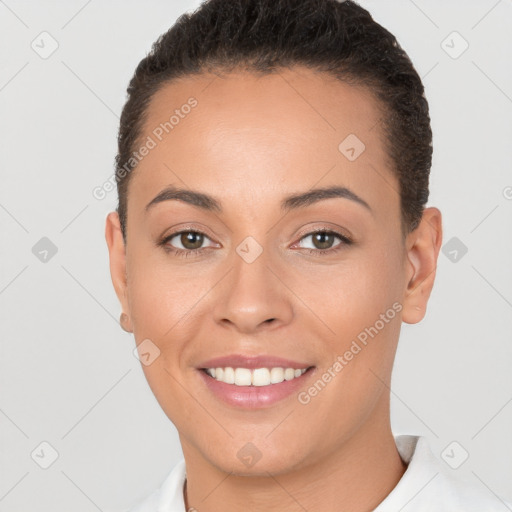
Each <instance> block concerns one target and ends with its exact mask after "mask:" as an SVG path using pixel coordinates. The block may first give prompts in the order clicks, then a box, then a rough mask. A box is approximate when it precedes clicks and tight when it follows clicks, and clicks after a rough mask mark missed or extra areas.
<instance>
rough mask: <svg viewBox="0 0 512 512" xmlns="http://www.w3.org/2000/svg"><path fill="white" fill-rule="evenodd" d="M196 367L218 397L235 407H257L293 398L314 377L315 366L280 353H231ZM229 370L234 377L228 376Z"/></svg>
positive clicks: (208, 386)
mask: <svg viewBox="0 0 512 512" xmlns="http://www.w3.org/2000/svg"><path fill="white" fill-rule="evenodd" d="M197 370H198V374H199V376H200V378H201V381H202V382H203V384H204V385H205V386H206V389H207V390H208V391H209V392H211V393H212V395H213V396H214V397H216V398H217V399H220V400H221V401H222V402H224V403H225V404H227V405H230V406H234V407H236V408H249V409H258V408H267V407H270V406H272V405H274V404H275V403H277V402H279V401H282V400H284V399H286V398H290V397H292V395H293V394H294V393H296V392H297V391H298V390H299V389H300V388H301V387H302V386H304V384H305V381H306V380H309V378H311V375H312V374H313V373H314V370H315V367H314V366H312V365H311V364H310V363H307V362H303V361H296V360H292V359H286V358H282V357H277V356H270V355H263V356H244V355H241V354H232V355H228V356H222V357H216V358H213V359H208V360H206V361H203V362H201V364H200V365H199V366H198V367H197ZM226 370H228V373H229V375H232V378H231V377H229V378H226ZM218 372H220V375H221V377H220V380H218ZM267 374H268V375H267ZM281 374H282V375H281Z"/></svg>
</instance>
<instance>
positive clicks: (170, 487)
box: [125, 459, 186, 512]
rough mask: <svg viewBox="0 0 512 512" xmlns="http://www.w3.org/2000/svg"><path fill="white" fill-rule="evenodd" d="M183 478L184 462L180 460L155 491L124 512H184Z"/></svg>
mask: <svg viewBox="0 0 512 512" xmlns="http://www.w3.org/2000/svg"><path fill="white" fill-rule="evenodd" d="M185 477H186V472H185V460H184V459H181V460H180V461H179V462H178V463H177V464H176V465H175V466H174V468H173V469H172V471H171V472H170V473H169V474H168V475H167V477H166V478H165V480H163V482H162V483H161V484H160V486H159V487H158V488H157V489H155V490H154V491H153V492H152V493H151V494H149V495H148V496H146V497H145V498H143V499H142V500H139V501H138V502H137V503H135V504H134V505H133V507H132V508H130V509H129V510H127V511H125V512H160V511H161V510H172V511H173V512H185V504H184V501H183V484H184V483H185Z"/></svg>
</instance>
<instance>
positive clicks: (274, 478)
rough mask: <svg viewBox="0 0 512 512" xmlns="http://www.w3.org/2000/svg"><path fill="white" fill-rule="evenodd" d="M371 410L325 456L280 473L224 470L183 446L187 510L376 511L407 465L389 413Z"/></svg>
mask: <svg viewBox="0 0 512 512" xmlns="http://www.w3.org/2000/svg"><path fill="white" fill-rule="evenodd" d="M382 408H383V409H384V410H386V411H389V405H388V404H382ZM374 412H375V413H376V414H374V415H373V417H374V418H375V419H372V418H370V419H369V420H368V421H367V422H366V423H365V425H364V426H363V427H361V428H360V429H359V430H358V431H357V432H356V433H355V434H354V435H352V436H351V437H350V439H349V440H348V441H346V442H344V443H342V444H341V445H340V446H338V447H337V449H336V450H333V451H332V452H331V453H329V454H328V455H327V456H324V457H320V460H317V461H316V462H315V463H313V464H307V465H304V466H302V467H300V468H294V469H293V470H290V471H287V472H283V473H280V474H279V475H271V474H270V473H268V476H255V477H247V476H237V475H233V474H229V473H225V472H224V471H221V470H219V469H218V468H217V467H215V466H212V465H211V464H210V463H208V462H207V461H205V460H204V459H203V458H202V457H196V456H191V455H192V454H191V453H190V452H189V450H188V449H185V448H184V454H185V460H186V467H187V482H186V492H184V497H185V505H186V510H189V508H192V509H196V510H198V511H200V512H221V511H222V512H232V511H238V510H244V509H245V510H251V511H254V512H259V511H261V512H263V511H266V512H270V511H274V510H275V511H277V510H279V511H281V510H290V509H292V508H294V509H295V508H296V509H297V510H300V509H301V508H302V509H303V510H308V511H309V512H315V511H323V512H325V511H331V510H350V511H351V512H368V511H371V510H374V509H375V508H376V507H377V506H378V505H379V504H380V503H381V502H382V501H383V500H384V499H385V498H386V496H387V495H388V494H389V493H390V492H391V491H392V490H393V488H394V487H395V486H396V485H397V483H398V481H399V480H400V478H401V477H402V475H403V474H404V472H405V470H406V465H405V464H404V463H403V461H402V460H401V458H400V455H399V453H398V451H397V449H396V445H395V441H394V438H393V435H392V432H391V428H390V423H389V412H387V413H386V414H385V415H384V416H382V415H379V414H377V413H378V412H379V411H374ZM379 418H380V419H379ZM382 418H384V419H382ZM187 448H189V447H187ZM187 455H189V457H187ZM189 463H190V464H189Z"/></svg>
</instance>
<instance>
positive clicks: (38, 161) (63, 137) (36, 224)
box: [0, 0, 512, 512]
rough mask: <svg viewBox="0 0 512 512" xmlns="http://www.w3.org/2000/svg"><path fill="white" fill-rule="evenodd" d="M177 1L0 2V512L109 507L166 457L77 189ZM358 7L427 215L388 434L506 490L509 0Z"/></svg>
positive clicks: (511, 205) (170, 432)
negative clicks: (422, 155)
mask: <svg viewBox="0 0 512 512" xmlns="http://www.w3.org/2000/svg"><path fill="white" fill-rule="evenodd" d="M197 5H199V2H198V1H191V0H182V1H165V2H164V1H158V0H152V1H145V2H142V1H139V2H134V1H123V2H121V1H115V2H114V1H110V2H99V1H98V0H92V1H91V0H90V1H88V2H87V1H83V0H80V1H66V2H64V1H60V2H49V1H43V2H32V3H29V2H27V1H15V0H5V1H0V48H2V55H1V61H0V64H1V71H0V109H1V125H0V141H1V143H0V144H1V145H0V148H1V161H0V169H1V183H2V186H1V188H0V229H1V231H0V232H1V245H0V258H1V260H0V329H1V354H0V356H1V357H0V390H1V395H0V433H1V436H0V450H1V454H0V461H1V462H0V464H1V469H0V511H9V512H21V511H23V512H26V511H27V510H32V511H52V512H58V511H68V510H73V511H74V512H82V511H84V512H85V511H94V510H102V511H119V510H123V509H126V508H127V507H128V506H129V505H130V504H131V503H133V502H134V501H135V500H138V499H140V498H142V497H143V496H144V495H145V494H147V493H148V492H149V491H151V490H152V489H153V488H155V487H156V486H157V485H159V483H160V482H161V480H162V479H163V478H164V477H165V476H166V475H167V474H168V472H169V471H170V469H171V468H172V467H173V466H174V464H175V463H176V461H177V460H178V458H179V457H181V449H180V446H179V442H178V437H177V434H176V431H175V429H174V427H173V425H172V424H171V423H170V421H169V420H168V419H167V417H166V416H165V414H164V413H163V412H162V411H161V409H160V407H159V405H158V404H157V402H156V400H155V398H154V397H153V395H152V393H151V391H150V389H149V387H148V385H147V383H146V381H145V378H144V375H143V373H142V369H141V366H140V363H139V361H138V360H137V359H136V358H135V356H134V355H133V352H132V351H133V349H134V347H135V343H134V340H133V337H132V335H129V334H126V333H124V332H123V331H121V329H120V328H119V325H118V317H119V313H120V307H119V305H118V302H117V298H116V296H115V294H114V291H113V288H112V285H111V281H110V275H109V270H108V258H107V248H106V244H105V242H104V236H103V230H104V222H105V217H106V215H107V213H108V212H109V211H111V210H112V209H114V208H115V205H116V193H115V192H111V193H110V194H108V195H107V197H106V198H105V199H103V200H101V201H100V200H97V199H95V198H94V197H93V194H92V191H93V189H94V187H96V186H101V185H102V184H103V183H104V182H105V181H106V180H107V179H108V178H109V177H110V176H111V175H112V173H113V169H114V167H113V160H114V156H115V151H116V135H117V127H118V116H119V114H120V111H121V108H122V105H123V102H124V99H125V90H126V86H127V84H128V81H129V79H130V77H131V75H132V73H133V71H134V69H135V66H136V65H137V63H138V62H139V60H140V59H141V58H143V57H144V55H145V53H146V52H147V51H149V49H150V45H151V43H152V42H153V41H154V40H155V39H156V38H157V36H158V35H160V34H161V33H162V32H164V31H165V30H167V29H168V28H169V27H170V25H171V24H172V23H173V22H174V20H175V19H176V18H177V16H178V15H179V14H181V13H182V12H185V11H186V10H191V9H193V8H195V7H196V6H197ZM361 5H363V6H364V7H367V8H368V9H369V10H370V12H371V13H372V14H373V16H374V17H375V19H376V20H377V21H378V22H380V23H382V24H383V25H384V26H385V27H387V28H388V29H389V30H390V31H391V32H393V33H394V34H395V35H396V36H397V38H398V40H399V42H400V43H401V44H402V45H403V46H404V48H405V49H406V51H407V52H408V53H409V55H410V56H411V58H412V60H413V62H414V63H415V65H416V68H417V69H418V72H419V74H420V75H421V76H422V77H423V80H424V83H425V87H426V92H427V96H428V99H429V103H430V108H431V115H432V126H433V131H434V164H433V169H432V179H431V198H430V201H429V205H434V206H437V207H438V208H440V209H441V211H442V212H443V214H444V230H445V232H444V241H443V244H444V247H443V253H441V254H440V257H439V263H438V268H437V279H436V285H435V287H434V291H433V294H432V297H431V300H430V303H429V307H428V312H427V317H426V318H425V319H424V321H422V322H421V323H420V324H417V325H412V326H411V325H407V324H404V325H403V330H402V336H401V342H400V346H399V351H398V355H397V359H396V364H395V371H394V377H393V383H392V390H391V391H392V426H393V430H394V432H395V433H396V434H400V433H412V434H422V435H426V436H428V437H429V439H430V440H431V442H432V445H433V447H434V450H435V452H436V454H437V455H438V456H440V457H441V456H442V453H445V456H444V460H445V461H446V462H447V463H450V464H451V465H452V466H453V465H457V464H458V463H460V461H461V460H463V459H464V456H465V453H466V452H467V453H468V454H469V458H468V459H467V460H466V461H465V462H464V463H463V464H462V465H461V466H460V467H459V468H458V469H450V471H454V472H463V473H465V474H466V476H467V478H469V479H471V480H472V481H473V482H474V485H475V486H477V487H482V488H485V489H487V492H489V493H497V494H500V495H501V496H502V497H503V498H506V499H508V500H511V499H512V486H511V485H510V484H511V481H512V457H511V453H512V434H511V432H512V378H511V377H510V368H511V363H512V343H511V342H512V339H511V338H512V334H511V333H512V272H511V264H510V263H511V261H512V260H511V255H512V238H511V236H510V234H511V233H512V173H511V169H512V165H511V164H512V151H511V141H512V126H511V125H512V123H511V119H512V66H510V58H511V56H512V30H511V28H512V2H511V1H510V0H501V1H496V0H480V1H464V2H463V1H462V0H460V1H452V2H446V1H441V0H436V1H432V0H430V1H427V0H415V1H412V0H397V1H393V2H389V1H382V0H372V1H369V0H368V1H361ZM43 31H46V32H48V33H49V34H51V36H47V35H43V36H40V34H41V32H43ZM454 31H456V32H458V34H460V36H459V35H457V34H455V35H454V34H452V33H453V32H454ZM51 38H53V39H54V40H55V41H57V43H58V48H57V50H56V51H55V52H54V53H53V54H51V55H50V56H47V55H43V56H45V57H47V58H42V57H41V53H44V52H49V51H50V50H51V45H52V44H55V43H52V39H51ZM462 38H463V39H462ZM464 40H465V41H467V43H468V44H469V47H468V48H467V50H466V51H464V53H462V54H460V55H459V53H460V52H461V50H463V49H464V46H465V44H464ZM33 41H34V43H32V42H33ZM443 41H445V42H444V43H443ZM31 44H33V45H34V46H35V48H36V49H37V51H36V50H35V49H33V48H32V47H31ZM38 52H39V53H38ZM454 57H457V58H454ZM43 237H47V238H48V239H49V240H51V242H52V244H54V246H55V247H56V248H57V252H56V254H54V255H53V254H52V250H51V247H50V246H49V245H48V241H45V240H43V241H42V242H40V240H41V238H43ZM452 239H453V240H452ZM37 244H39V245H37ZM34 246H35V247H36V248H35V249H34V250H33V248H34ZM464 246H465V247H466V248H467V253H465V254H463V252H464V250H463V248H464ZM45 250H48V251H49V252H48V253H45V252H44V251H45ZM454 251H456V253H455V252H454ZM34 252H35V253H36V254H34ZM455 256H456V258H455ZM44 257H46V260H44ZM41 258H43V261H41ZM453 441H456V444H452V445H451V446H449V445H450V444H451V443H452V442H453ZM42 442H46V443H49V444H50V445H51V447H50V446H48V445H42V446H41V443H42ZM447 446H449V448H448V450H447V451H446V452H443V450H444V449H445V448H446V447H447ZM52 450H55V451H56V452H57V453H58V458H57V459H56V460H55V461H54V462H53V463H52V464H51V465H50V466H49V467H48V468H47V469H43V468H42V467H41V465H47V464H49V463H50V462H52V460H53V459H52V453H53V451H52ZM447 453H448V454H449V455H450V457H446V454H447ZM412 503H413V502H412ZM503 509H504V510H506V508H505V506H503Z"/></svg>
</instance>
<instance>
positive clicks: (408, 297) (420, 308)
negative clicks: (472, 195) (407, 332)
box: [402, 207, 443, 324]
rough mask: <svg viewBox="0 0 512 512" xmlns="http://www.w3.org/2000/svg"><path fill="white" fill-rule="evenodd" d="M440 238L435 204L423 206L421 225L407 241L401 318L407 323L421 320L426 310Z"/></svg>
mask: <svg viewBox="0 0 512 512" xmlns="http://www.w3.org/2000/svg"><path fill="white" fill-rule="evenodd" d="M442 238H443V229H442V216H441V212H440V211H439V210H438V209H437V208H434V207H430V208H425V210H424V211H423V216H422V219H421V222H420V224H419V225H418V227H417V228H416V229H415V230H414V231H412V232H411V233H409V235H407V240H406V250H407V255H406V260H405V261H406V276H407V282H406V289H405V293H404V304H403V306H404V308H403V313H402V320H403V321H404V322H406V323H408V324H415V323H417V322H420V321H421V320H422V319H423V317H424V316H425V313H426V311H427V302H428V299H429V297H430V292H431V291H432V287H433V286H434V279H435V276H436V268H437V257H438V255H439V249H440V248H441V242H442Z"/></svg>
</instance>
